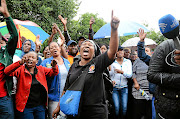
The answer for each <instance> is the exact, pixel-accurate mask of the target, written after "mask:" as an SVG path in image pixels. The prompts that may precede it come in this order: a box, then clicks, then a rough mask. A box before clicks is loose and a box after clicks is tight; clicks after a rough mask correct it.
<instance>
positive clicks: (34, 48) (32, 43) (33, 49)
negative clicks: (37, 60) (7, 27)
mask: <svg viewBox="0 0 180 119" xmlns="http://www.w3.org/2000/svg"><path fill="white" fill-rule="evenodd" d="M26 41H30V42H31V48H30V50H29V51H35V50H36V45H35V43H34V42H33V41H32V40H30V39H27V40H25V41H24V42H23V44H22V54H21V57H20V58H22V57H23V56H24V55H25V54H26V53H25V52H24V49H23V46H24V44H25V42H26Z"/></svg>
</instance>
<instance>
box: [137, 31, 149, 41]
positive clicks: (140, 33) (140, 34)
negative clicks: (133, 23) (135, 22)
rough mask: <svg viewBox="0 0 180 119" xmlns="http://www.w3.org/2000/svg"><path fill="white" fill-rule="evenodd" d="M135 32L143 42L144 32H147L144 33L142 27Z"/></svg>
mask: <svg viewBox="0 0 180 119" xmlns="http://www.w3.org/2000/svg"><path fill="white" fill-rule="evenodd" d="M137 33H138V35H139V38H140V41H141V42H144V39H145V38H146V34H147V33H144V29H142V28H140V29H139V32H137Z"/></svg>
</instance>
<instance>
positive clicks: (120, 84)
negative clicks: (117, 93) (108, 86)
mask: <svg viewBox="0 0 180 119" xmlns="http://www.w3.org/2000/svg"><path fill="white" fill-rule="evenodd" d="M115 69H120V70H122V71H123V72H124V73H123V74H121V73H117V72H115ZM109 73H110V76H111V80H113V81H115V82H116V85H115V88H124V87H127V78H131V77H132V63H131V61H130V60H129V59H126V58H124V59H123V63H122V64H119V63H118V62H117V60H115V61H114V62H113V63H112V65H111V71H110V72H109Z"/></svg>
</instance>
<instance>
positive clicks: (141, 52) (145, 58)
mask: <svg viewBox="0 0 180 119" xmlns="http://www.w3.org/2000/svg"><path fill="white" fill-rule="evenodd" d="M137 48H138V57H139V59H140V60H142V61H143V62H145V63H146V64H147V65H149V61H150V59H151V57H150V56H149V55H147V54H146V53H145V48H144V42H141V41H139V42H138V44H137Z"/></svg>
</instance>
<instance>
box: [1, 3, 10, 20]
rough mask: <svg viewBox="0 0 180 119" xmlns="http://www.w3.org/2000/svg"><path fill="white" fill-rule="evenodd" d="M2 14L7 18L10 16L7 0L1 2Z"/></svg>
mask: <svg viewBox="0 0 180 119" xmlns="http://www.w3.org/2000/svg"><path fill="white" fill-rule="evenodd" d="M0 12H2V13H3V15H4V16H5V17H9V16H10V14H9V12H8V9H7V4H6V0H1V7H0Z"/></svg>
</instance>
